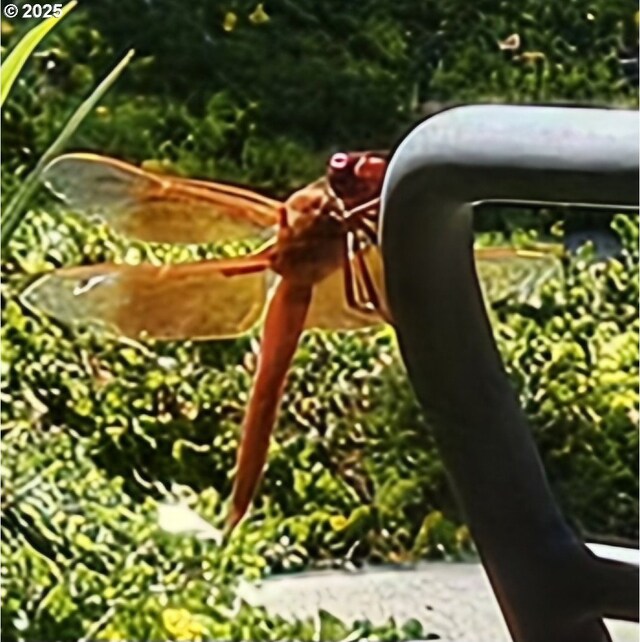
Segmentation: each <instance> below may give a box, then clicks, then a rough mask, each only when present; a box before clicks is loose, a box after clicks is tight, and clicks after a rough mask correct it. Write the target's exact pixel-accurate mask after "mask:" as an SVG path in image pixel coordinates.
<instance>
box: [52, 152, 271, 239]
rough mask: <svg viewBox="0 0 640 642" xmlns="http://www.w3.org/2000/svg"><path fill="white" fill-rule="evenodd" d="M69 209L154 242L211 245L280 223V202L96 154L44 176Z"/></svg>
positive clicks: (56, 165) (60, 164) (61, 161)
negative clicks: (163, 174)
mask: <svg viewBox="0 0 640 642" xmlns="http://www.w3.org/2000/svg"><path fill="white" fill-rule="evenodd" d="M43 181H44V183H45V184H46V185H47V186H48V187H49V189H50V190H51V191H52V192H53V193H54V194H56V195H57V196H58V197H59V198H60V199H62V200H63V201H64V202H65V203H66V204H67V205H68V206H69V207H70V208H72V209H74V210H76V211H79V212H81V213H83V214H85V215H86V216H88V217H97V218H99V219H101V220H103V221H105V222H106V223H108V224H109V225H110V226H111V227H113V228H114V229H115V230H116V231H118V232H120V233H122V234H124V235H126V236H129V237H132V238H137V239H141V240H143V241H149V242H156V243H213V242H219V241H227V240H237V239H242V238H246V237H249V236H255V235H258V234H260V233H261V232H263V231H264V230H265V229H268V228H271V227H273V226H275V225H276V224H277V222H278V211H279V208H280V207H281V203H280V202H279V201H274V200H272V199H269V198H266V197H264V196H261V195H259V194H256V193H254V192H251V191H249V190H244V189H241V188H238V187H233V186H230V185H224V184H222V183H213V182H211V183H208V182H206V181H188V180H184V179H179V178H171V177H169V176H161V175H156V174H151V173H149V172H146V171H144V170H142V169H139V168H137V167H134V166H133V165H129V164H127V163H123V162H122V161H119V160H116V159H113V158H109V157H106V156H99V155H97V154H83V153H77V154H65V155H63V156H59V157H58V158H56V159H55V160H53V161H52V162H51V163H50V164H49V165H48V166H47V167H46V168H45V171H44V173H43Z"/></svg>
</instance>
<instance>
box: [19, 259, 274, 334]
mask: <svg viewBox="0 0 640 642" xmlns="http://www.w3.org/2000/svg"><path fill="white" fill-rule="evenodd" d="M268 265H269V260H268V258H265V257H264V256H258V257H256V256H247V257H240V258H236V259H222V260H214V261H200V262H197V263H184V264H176V265H160V266H156V265H151V264H148V263H146V264H142V265H135V266H133V265H118V264H113V263H103V264H100V265H91V266H83V267H73V268H66V269H62V270H57V271H55V272H52V273H50V274H47V275H45V276H43V277H41V278H40V279H39V280H38V281H36V282H35V283H33V284H32V285H31V286H30V287H29V288H28V289H27V290H26V291H25V292H24V293H23V294H22V297H21V298H22V300H23V301H24V302H25V303H26V304H27V305H29V306H31V307H34V308H36V309H39V310H41V311H43V312H45V313H46V314H49V315H50V316H53V317H54V318H56V319H58V320H59V321H62V322H64V323H68V324H71V323H73V322H76V321H80V322H98V323H103V324H106V325H107V326H110V327H111V328H112V329H114V330H115V331H116V332H118V333H119V334H121V335H124V336H128V337H132V338H139V337H140V336H141V335H145V334H146V335H147V336H149V337H152V338H157V339H166V340H173V339H209V338H227V337H234V336H238V335H241V334H243V333H244V332H246V331H247V330H249V329H250V328H251V327H252V326H253V325H254V324H255V323H256V322H257V321H258V320H259V319H260V318H261V316H262V314H263V311H264V308H265V304H266V299H267V287H268V284H267V277H268V272H267V271H266V268H267V267H268Z"/></svg>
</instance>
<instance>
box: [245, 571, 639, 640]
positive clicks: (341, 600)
mask: <svg viewBox="0 0 640 642" xmlns="http://www.w3.org/2000/svg"><path fill="white" fill-rule="evenodd" d="M240 594H241V596H242V597H243V598H244V599H245V600H247V601H248V602H249V603H250V604H254V605H256V606H257V605H262V606H265V607H266V608H267V609H268V610H269V611H271V612H272V613H276V614H278V615H282V616H284V617H305V616H313V615H314V614H315V613H316V612H317V610H318V609H324V610H326V611H329V612H330V613H332V614H333V615H335V616H337V617H339V618H340V619H343V620H346V621H347V622H351V621H353V620H356V619H359V618H368V619H369V620H371V621H372V622H376V623H381V622H384V621H385V620H387V619H388V618H389V617H392V616H393V617H394V618H396V621H397V622H399V623H402V622H404V621H406V620H408V619H410V618H416V619H418V620H420V621H421V622H422V624H423V627H424V630H425V632H427V633H436V634H438V635H440V637H441V639H442V641H443V642H454V641H455V642H462V641H463V640H464V641H466V642H507V641H508V640H510V637H509V634H508V632H507V629H506V626H505V624H504V621H503V619H502V616H501V614H500V611H499V610H498V606H497V603H496V601H495V598H494V597H493V593H492V592H491V589H490V587H489V582H488V580H487V578H486V575H485V573H484V570H483V569H482V566H481V565H480V564H477V563H451V564H450V563H445V562H425V563H420V564H418V565H416V566H414V567H412V568H382V569H381V568H368V569H364V570H362V571H356V572H341V571H318V572H310V573H301V574H299V575H288V576H282V577H274V578H270V579H268V580H266V581H264V582H263V583H262V585H258V586H256V585H251V584H243V585H242V588H241V593H240ZM607 625H608V626H609V630H610V631H611V632H612V635H613V639H614V641H615V642H638V640H639V627H638V625H637V624H633V623H628V622H607Z"/></svg>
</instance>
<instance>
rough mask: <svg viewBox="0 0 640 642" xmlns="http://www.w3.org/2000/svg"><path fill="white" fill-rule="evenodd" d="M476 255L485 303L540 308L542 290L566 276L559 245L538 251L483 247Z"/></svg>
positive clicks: (477, 250) (476, 251)
mask: <svg viewBox="0 0 640 642" xmlns="http://www.w3.org/2000/svg"><path fill="white" fill-rule="evenodd" d="M474 254H475V259H476V269H477V271H478V276H479V278H480V282H481V284H482V288H483V292H484V295H485V299H486V300H488V301H490V302H497V301H500V300H504V299H507V298H514V299H516V300H519V301H522V302H527V303H531V304H532V305H536V304H537V292H538V289H539V286H540V285H541V284H542V283H544V282H545V281H547V280H548V279H550V278H552V277H554V276H558V275H560V274H561V273H562V263H561V261H560V256H561V254H562V248H561V247H560V246H556V245H551V244H550V245H549V246H548V247H547V248H545V249H540V250H535V251H531V250H518V249H515V248H510V247H483V248H478V249H476V250H475V252H474Z"/></svg>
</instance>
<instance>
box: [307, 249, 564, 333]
mask: <svg viewBox="0 0 640 642" xmlns="http://www.w3.org/2000/svg"><path fill="white" fill-rule="evenodd" d="M561 254H562V248H561V247H560V246H555V245H549V246H548V247H547V248H545V249H539V250H535V251H530V250H518V249H515V248H511V247H486V248H478V249H476V250H475V259H476V267H477V270H478V275H479V277H480V281H481V284H482V288H483V291H484V294H485V298H486V299H487V300H488V301H491V302H495V301H499V300H502V299H506V298H508V297H515V298H517V299H519V300H521V301H532V300H533V299H534V298H535V295H536V291H537V289H538V287H539V286H540V285H541V284H542V283H544V282H545V281H546V280H547V279H549V278H552V277H553V276H556V275H558V274H560V273H561V271H562V264H561V262H560V256H561ZM362 257H363V258H364V260H365V261H366V264H367V266H368V268H369V273H370V274H371V277H372V280H373V282H374V284H375V286H376V290H377V292H378V294H379V296H380V301H381V303H382V309H383V312H384V315H385V316H386V318H391V314H390V313H389V310H388V307H387V304H386V294H385V288H384V271H383V264H382V256H381V254H380V249H379V248H378V247H375V246H369V247H367V248H366V249H364V250H362ZM352 264H354V269H355V259H352ZM384 322H385V321H384V319H383V318H382V317H381V316H380V315H378V314H366V313H363V312H359V311H357V310H354V309H353V308H351V307H349V305H348V304H347V300H346V296H345V288H344V274H343V271H342V270H336V271H335V272H333V273H331V274H330V275H329V276H328V277H327V278H326V279H324V280H323V281H321V282H320V283H319V284H318V285H316V286H315V288H314V291H313V297H312V299H311V305H310V307H309V312H308V315H307V320H306V324H305V325H306V327H307V328H321V329H341V330H356V329H358V328H364V327H367V326H373V325H376V324H379V323H384Z"/></svg>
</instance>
